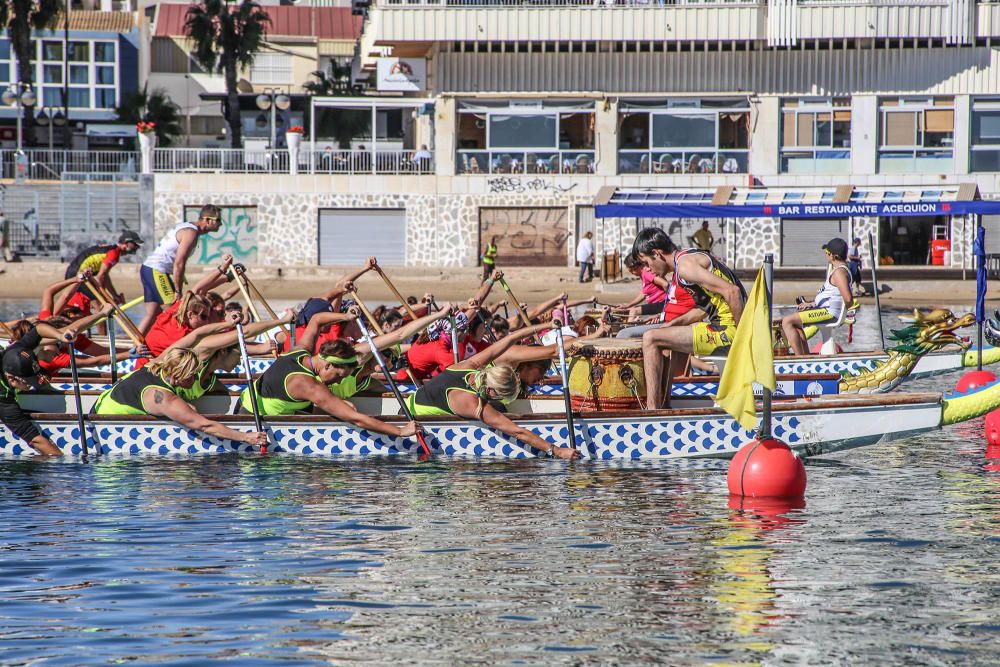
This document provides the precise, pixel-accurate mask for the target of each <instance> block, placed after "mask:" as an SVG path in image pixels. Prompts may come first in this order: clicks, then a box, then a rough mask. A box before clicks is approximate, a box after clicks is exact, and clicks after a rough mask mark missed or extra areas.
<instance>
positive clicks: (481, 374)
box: [407, 323, 579, 459]
mask: <svg viewBox="0 0 1000 667" xmlns="http://www.w3.org/2000/svg"><path fill="white" fill-rule="evenodd" d="M551 326H552V325H551V324H550V323H545V324H536V325H533V326H530V327H525V328H523V329H519V330H517V331H515V332H513V333H511V334H510V335H508V336H505V337H504V338H502V339H501V340H499V341H497V342H496V343H494V344H493V345H491V346H489V347H488V348H486V349H485V350H483V351H482V352H479V353H478V354H476V355H474V356H472V357H470V358H469V359H466V360H465V361H463V362H461V363H458V364H453V365H451V366H449V367H448V368H446V369H445V370H444V371H443V372H442V373H440V374H439V375H437V376H436V377H434V378H433V379H431V380H430V382H428V383H427V384H425V385H423V386H421V387H419V388H418V389H417V391H416V393H414V394H410V396H408V397H407V403H408V407H409V409H410V412H411V413H412V414H413V416H414V417H416V418H420V417H435V416H441V415H457V416H459V417H464V418H465V419H469V420H477V421H482V422H483V423H484V424H486V425H487V426H490V427H492V428H495V429H497V430H498V431H501V432H503V433H506V434H507V435H509V436H511V437H513V438H516V439H518V440H520V441H521V442H523V443H525V444H527V445H529V446H531V447H533V448H534V449H537V450H540V451H542V452H545V453H547V454H551V455H552V456H556V457H558V458H562V459H573V458H577V457H578V456H579V453H578V452H577V451H576V450H575V449H571V448H568V447H558V446H556V445H553V444H552V443H550V442H548V441H547V440H545V439H544V438H541V437H539V436H537V435H535V434H534V433H532V432H531V431H529V430H528V429H526V428H524V427H521V426H518V425H517V424H515V423H514V422H513V421H511V420H510V419H509V418H508V417H507V416H506V415H504V414H503V412H501V409H502V408H503V405H505V404H507V403H510V402H511V401H513V400H514V399H515V398H517V397H518V396H519V395H520V392H521V387H522V386H528V385H532V384H536V383H538V382H539V381H540V380H541V379H542V378H543V377H544V376H545V373H546V371H547V370H548V368H549V366H550V365H551V356H549V355H551V351H550V350H548V348H533V349H532V348H529V349H530V350H531V351H529V352H525V349H524V348H526V347H527V346H518V347H515V346H516V345H517V343H518V342H520V341H521V340H522V339H524V338H525V337H527V336H531V335H532V334H534V333H537V332H539V331H541V330H543V329H547V328H549V327H551ZM559 326H561V323H559ZM541 351H544V352H542V353H543V354H545V355H546V356H545V357H544V358H538V356H537V355H538V354H539V352H541ZM498 408H499V409H498Z"/></svg>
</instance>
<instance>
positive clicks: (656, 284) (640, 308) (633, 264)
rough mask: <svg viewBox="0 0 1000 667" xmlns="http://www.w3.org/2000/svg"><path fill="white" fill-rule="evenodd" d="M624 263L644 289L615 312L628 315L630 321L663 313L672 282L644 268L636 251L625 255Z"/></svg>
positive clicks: (616, 308)
mask: <svg viewBox="0 0 1000 667" xmlns="http://www.w3.org/2000/svg"><path fill="white" fill-rule="evenodd" d="M624 262H625V268H626V269H627V270H628V272H629V273H631V274H632V275H633V276H636V277H637V278H639V279H640V280H641V281H642V287H641V288H640V290H639V293H638V294H636V295H635V298H634V299H632V300H631V301H629V302H627V303H620V304H618V305H617V306H615V307H614V309H613V310H614V311H615V312H618V313H621V314H625V315H628V318H629V320H635V319H638V318H640V317H642V316H643V315H659V314H660V313H662V312H663V307H664V303H665V302H666V300H667V290H668V289H669V288H670V282H669V281H668V280H667V279H666V277H664V276H658V275H656V274H655V273H653V272H652V271H650V270H649V269H647V268H646V267H645V266H643V264H642V260H641V259H639V256H638V255H636V254H635V252H634V251H633V252H630V253H629V254H627V255H625V260H624Z"/></svg>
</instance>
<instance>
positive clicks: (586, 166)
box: [576, 154, 593, 174]
mask: <svg viewBox="0 0 1000 667" xmlns="http://www.w3.org/2000/svg"><path fill="white" fill-rule="evenodd" d="M592 171H593V169H592V168H591V166H590V156H589V155H582V154H581V155H577V156H576V173H578V174H589V173H590V172H592Z"/></svg>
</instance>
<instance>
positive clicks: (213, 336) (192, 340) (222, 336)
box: [164, 311, 295, 361]
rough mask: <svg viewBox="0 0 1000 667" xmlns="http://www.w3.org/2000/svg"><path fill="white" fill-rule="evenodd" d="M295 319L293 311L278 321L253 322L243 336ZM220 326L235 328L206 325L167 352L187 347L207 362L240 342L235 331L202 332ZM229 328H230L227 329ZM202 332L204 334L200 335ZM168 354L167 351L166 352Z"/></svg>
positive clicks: (229, 322)
mask: <svg viewBox="0 0 1000 667" xmlns="http://www.w3.org/2000/svg"><path fill="white" fill-rule="evenodd" d="M293 317H295V316H294V314H292V312H291V311H286V313H285V315H284V317H281V318H279V319H277V320H264V321H263V322H253V323H251V324H246V325H244V327H243V335H244V336H245V337H246V338H253V337H255V336H259V335H260V334H262V333H264V332H266V331H269V330H271V329H274V328H275V327H280V326H282V325H285V324H288V323H289V322H291V321H292V318H293ZM220 324H228V325H229V327H231V326H233V322H232V321H227V322H218V323H215V324H206V325H205V326H201V327H198V328H197V329H195V330H194V331H192V332H191V333H189V334H187V335H186V336H184V337H183V338H181V339H180V340H178V341H177V342H176V343H174V344H173V345H171V346H170V347H168V348H167V350H169V349H171V348H174V347H186V348H190V349H191V350H193V351H194V353H195V354H197V355H198V359H199V360H201V361H205V360H207V359H208V358H209V357H211V356H212V355H213V354H215V352H216V351H217V350H221V349H222V348H224V347H229V346H230V345H236V343H237V342H238V340H239V333H237V332H236V331H235V330H230V331H225V330H223V331H222V332H221V333H219V331H218V330H214V331H207V332H202V330H203V329H210V328H213V329H214V328H215V327H218V325H220ZM226 328H228V327H226ZM199 332H202V333H199ZM164 352H166V350H164Z"/></svg>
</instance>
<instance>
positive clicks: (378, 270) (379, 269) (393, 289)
mask: <svg viewBox="0 0 1000 667" xmlns="http://www.w3.org/2000/svg"><path fill="white" fill-rule="evenodd" d="M375 271H376V273H378V274H379V275H380V276H381V277H382V280H383V281H385V286H386V287H388V288H389V291H390V292H392V293H393V294H395V295H396V298H397V299H399V303H401V304H402V305H403V308H406V312H407V313H409V315H410V319H413V320H415V319H417V314H416V313H415V312H414V311H413V308H412V307H410V304H409V303H407V301H406V299H404V298H403V295H402V294H400V293H399V290H398V289H396V286H395V285H393V284H392V281H391V280H389V276H387V275H385V271H383V270H382V267H381V266H379V265H378V264H376V265H375Z"/></svg>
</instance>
